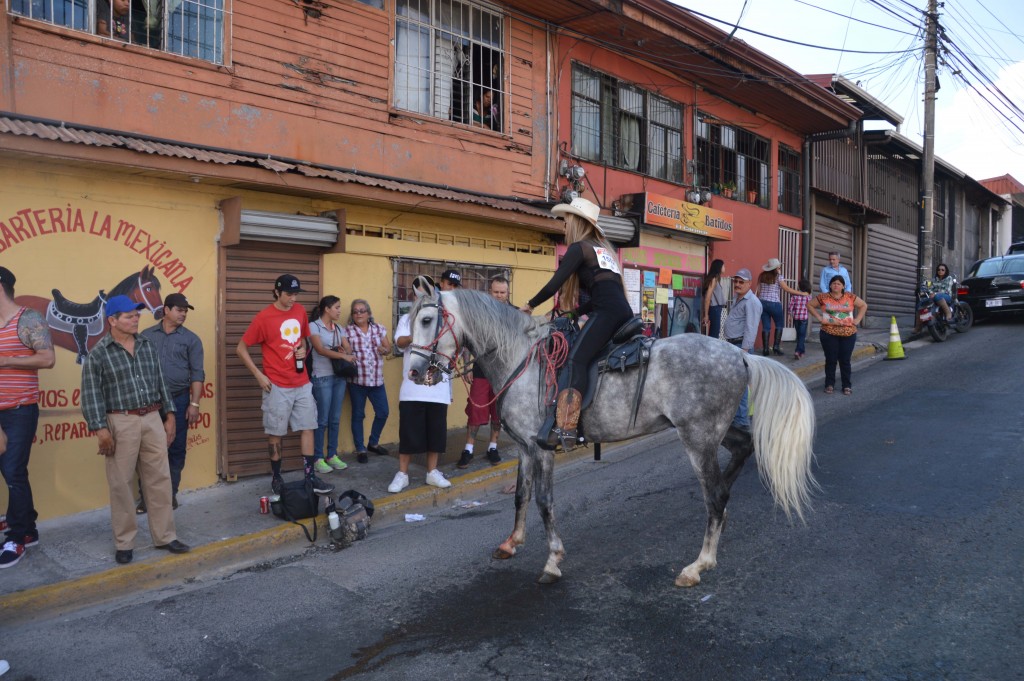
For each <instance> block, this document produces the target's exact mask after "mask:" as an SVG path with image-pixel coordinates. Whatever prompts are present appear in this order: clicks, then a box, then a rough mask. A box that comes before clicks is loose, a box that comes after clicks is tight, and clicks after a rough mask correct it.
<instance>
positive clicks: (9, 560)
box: [0, 541, 25, 568]
mask: <svg viewBox="0 0 1024 681" xmlns="http://www.w3.org/2000/svg"><path fill="white" fill-rule="evenodd" d="M23 555H25V547H24V546H22V545H21V544H19V543H17V542H13V541H9V542H7V543H6V544H4V550H3V551H0V568H9V567H14V566H15V565H17V564H18V561H19V560H21V557H22V556H23Z"/></svg>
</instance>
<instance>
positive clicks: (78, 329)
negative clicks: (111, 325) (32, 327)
mask: <svg viewBox="0 0 1024 681" xmlns="http://www.w3.org/2000/svg"><path fill="white" fill-rule="evenodd" d="M50 293H51V294H52V295H53V300H52V301H51V302H50V304H49V305H47V306H46V323H47V324H48V325H49V326H50V328H51V329H54V330H55V331H63V332H64V333H68V334H71V336H72V337H73V338H74V339H75V345H76V346H77V347H78V357H76V358H75V361H76V362H77V363H78V364H81V363H82V360H84V359H85V356H86V355H87V354H88V351H89V349H88V348H89V337H90V336H99V335H101V334H102V333H103V331H104V330H105V329H106V326H105V322H104V319H103V306H104V305H105V304H106V302H107V296H106V293H105V292H103V291H100V292H99V294H97V296H96V297H95V298H94V299H93V300H92V301H91V302H88V303H76V302H73V301H71V300H68V299H67V298H65V297H64V294H62V293H61V292H60V290H59V289H52V290H51V291H50Z"/></svg>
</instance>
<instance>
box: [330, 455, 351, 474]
mask: <svg viewBox="0 0 1024 681" xmlns="http://www.w3.org/2000/svg"><path fill="white" fill-rule="evenodd" d="M325 461H326V462H327V465H328V466H330V467H331V468H333V469H334V470H336V471H343V470H345V469H346V468H348V464H347V463H345V462H344V461H342V460H341V457H340V456H338V455H337V454H335V455H334V456H332V457H331V458H329V459H325Z"/></svg>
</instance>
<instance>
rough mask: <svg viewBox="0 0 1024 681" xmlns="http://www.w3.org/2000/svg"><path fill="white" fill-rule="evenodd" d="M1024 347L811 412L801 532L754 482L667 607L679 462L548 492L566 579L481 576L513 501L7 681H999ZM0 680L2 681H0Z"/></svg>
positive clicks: (164, 610)
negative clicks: (812, 472)
mask: <svg viewBox="0 0 1024 681" xmlns="http://www.w3.org/2000/svg"><path fill="white" fill-rule="evenodd" d="M1022 331H1024V323H1022V322H1020V321H1014V322H1004V323H1000V324H995V325H991V324H989V325H982V326H978V327H976V328H974V329H972V330H971V331H970V332H968V333H967V334H965V335H959V336H954V337H952V338H951V339H950V340H949V341H948V342H946V343H944V344H941V345H940V344H933V343H931V341H929V340H924V341H916V342H915V343H914V344H913V346H914V347H913V348H912V352H911V351H910V350H911V348H908V356H909V359H907V360H906V361H902V362H881V361H874V360H873V361H869V362H866V363H863V364H860V365H858V366H856V367H855V369H854V394H853V396H852V397H845V396H842V395H840V394H835V395H824V394H822V393H821V388H820V381H819V382H818V383H817V384H815V383H812V384H811V391H812V394H813V397H814V401H815V404H816V407H817V409H818V414H819V423H818V436H817V444H816V451H817V453H818V461H817V468H816V474H817V476H818V479H819V482H820V483H821V485H822V488H823V490H822V493H821V494H820V495H819V497H818V501H817V503H816V507H815V512H814V513H813V514H811V515H810V516H809V518H808V522H807V524H806V526H803V525H794V526H791V525H789V524H788V523H787V522H786V521H785V518H784V517H783V516H782V515H781V514H780V513H778V512H776V511H774V510H773V508H772V506H771V502H770V498H769V495H768V493H767V492H766V490H765V489H764V488H763V487H762V485H761V483H760V481H759V480H758V476H757V473H756V470H755V469H754V467H753V466H748V468H747V470H745V471H744V473H743V475H742V476H741V477H740V479H739V480H738V482H737V484H736V486H735V487H734V490H733V496H732V501H731V502H730V505H729V524H728V526H727V528H726V531H725V533H724V535H723V542H722V546H721V548H720V551H719V566H718V568H717V569H715V570H712V571H711V572H708V573H706V574H705V575H704V580H703V582H702V583H701V584H700V585H699V586H697V587H696V588H694V589H689V590H684V589H678V588H676V587H675V586H673V584H672V580H673V578H674V576H675V575H676V574H677V573H678V572H679V570H680V569H681V568H682V567H683V566H684V565H686V564H688V563H689V562H690V561H692V560H693V559H694V558H695V556H696V554H697V552H698V550H699V548H700V541H701V536H702V532H703V526H704V508H703V503H702V500H701V495H700V490H699V488H698V486H697V484H696V481H695V479H694V476H693V473H692V471H691V470H690V468H689V464H688V463H686V462H685V460H684V459H683V458H682V457H681V455H680V452H679V451H678V449H677V447H676V446H675V440H674V437H673V436H671V435H670V434H663V435H660V436H656V437H655V438H651V439H648V440H646V441H645V442H644V444H643V446H639V447H633V448H626V449H621V450H617V451H615V452H614V453H612V454H606V457H605V461H603V462H601V463H595V462H592V461H584V462H581V463H577V464H573V465H571V466H568V467H565V468H564V469H563V470H561V471H560V473H559V480H558V484H557V486H556V495H557V499H558V508H557V512H558V515H559V518H560V528H561V530H562V537H563V540H564V541H565V543H566V549H567V552H568V555H567V558H566V560H565V562H564V563H563V565H562V568H563V572H564V574H565V578H564V579H563V580H562V582H561V583H559V584H556V585H554V586H548V587H541V586H538V585H536V584H535V583H534V579H535V578H536V577H537V575H538V574H539V573H540V570H541V567H542V565H543V562H544V559H545V557H546V550H545V547H544V543H543V530H542V528H541V527H540V523H539V520H538V518H537V513H536V511H535V509H532V510H531V523H530V528H529V536H528V540H527V545H526V547H525V550H523V551H521V553H520V554H519V555H518V556H517V557H516V558H514V559H513V560H511V561H508V562H498V561H493V560H491V559H490V557H489V556H490V551H491V550H492V549H493V548H494V546H495V545H496V544H497V543H498V542H499V541H500V540H501V539H503V538H504V537H505V536H507V534H508V532H509V530H510V529H511V524H512V510H511V509H512V500H511V498H510V497H508V496H502V495H494V496H488V497H479V498H477V499H476V500H478V501H481V502H483V505H481V506H478V507H475V508H471V509H452V508H439V509H436V510H435V511H433V512H430V513H428V514H427V520H426V521H425V522H423V523H408V524H406V523H394V524H391V525H388V526H384V527H377V528H374V531H373V533H372V535H371V537H370V538H369V539H367V540H366V541H364V542H361V543H359V544H357V545H355V546H354V547H353V548H351V549H348V550H346V551H343V552H340V553H332V552H330V551H328V550H325V549H324V550H315V551H311V552H308V553H306V554H303V555H301V556H295V557H291V558H284V559H280V560H277V561H275V562H273V563H268V564H265V565H261V566H257V567H256V568H249V569H246V570H244V571H241V572H236V573H234V574H230V575H223V574H217V575H208V576H205V577H201V578H199V579H197V580H195V581H191V582H190V583H186V584H181V585H179V586H177V587H175V588H171V589H165V590H162V591H159V592H155V593H151V594H147V595H132V596H130V597H129V598H126V599H124V600H123V601H122V602H120V603H114V604H107V605H104V606H97V607H94V608H91V609H88V610H84V611H80V612H77V613H74V614H71V615H66V616H63V617H61V618H59V619H55V620H48V621H33V622H27V623H20V624H18V625H17V626H5V625H3V624H0V657H6V658H7V659H9V660H11V662H12V670H11V672H9V673H8V677H9V678H11V679H54V680H57V679H246V680H247V681H249V680H259V679H279V678H288V679H349V678H358V679H437V678H445V679H453V680H454V679H490V678H495V679H538V678H542V679H633V678H636V679H675V678H680V679H682V678H685V679H708V680H711V679H716V680H717V679H722V680H729V681H733V680H744V679H750V680H752V681H753V680H761V679H841V680H846V679H850V680H853V679H873V680H874V679H886V680H887V679H893V680H897V679H898V680H904V679H906V680H917V679H921V680H925V679H928V680H930V679H964V680H967V679H991V680H996V681H999V680H1002V679H1016V678H1020V669H1021V666H1022V664H1024V653H1022V652H1021V647H1020V640H1021V629H1020V622H1021V618H1020V615H1021V613H1022V612H1024V583H1022V571H1021V566H1022V565H1024V542H1022V541H1021V529H1020V528H1021V527H1022V526H1024V503H1022V501H1024V498H1022V497H1024V492H1022V489H1024V444H1022V437H1021V436H1022V423H1024V420H1022V416H1024V407H1022V402H1021V399H1020V387H1021V382H1022V380H1021V379H1022V378H1024V361H1022V360H1021V357H1020V338H1021V332H1022ZM8 677H5V679H4V681H7V678H8Z"/></svg>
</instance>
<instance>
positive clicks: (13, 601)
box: [0, 440, 635, 622]
mask: <svg viewBox="0 0 1024 681" xmlns="http://www.w3.org/2000/svg"><path fill="white" fill-rule="evenodd" d="M632 442H635V440H628V441H625V442H617V443H614V444H610V445H606V446H605V449H604V451H606V452H607V451H611V450H614V449H616V448H618V447H623V446H628V445H629V444H631V443H632ZM592 455H593V449H592V448H588V447H580V448H577V449H574V450H573V451H571V452H568V453H565V452H557V453H556V454H555V461H556V462H557V463H560V464H565V463H571V462H574V461H578V460H580V459H585V458H589V457H591V456H592ZM518 466H519V460H518V459H512V460H508V461H503V462H502V463H500V464H498V465H497V466H492V467H488V468H484V469H481V470H477V471H472V472H470V473H466V474H464V475H460V476H457V477H454V478H451V482H452V486H451V487H448V488H446V489H439V488H436V487H430V486H427V485H423V486H422V487H417V488H415V489H409V490H404V491H402V492H399V493H398V494H389V495H388V496H385V497H381V498H380V499H375V500H374V501H373V505H374V516H375V517H376V518H377V519H378V521H379V519H380V517H381V515H384V516H391V515H395V516H397V515H398V514H404V513H406V512H407V511H412V510H421V509H426V508H439V507H442V506H448V507H450V506H452V505H454V502H455V501H456V500H457V499H460V498H464V497H466V496H467V495H471V494H476V493H478V492H481V491H485V490H488V489H490V488H492V487H495V486H497V485H498V484H502V483H506V482H507V481H508V479H509V478H512V479H514V478H515V476H516V474H517V468H518ZM317 520H318V522H320V523H321V529H323V531H324V533H325V534H326V532H327V530H326V525H325V524H324V522H325V521H324V519H323V518H322V517H321V516H318V517H317ZM291 544H294V545H295V548H296V549H302V548H308V547H309V546H311V544H310V543H309V542H308V541H307V540H306V538H305V536H304V534H303V533H302V532H301V531H300V530H299V529H298V528H296V527H295V526H294V525H292V524H291V523H281V524H280V525H276V526H274V527H272V528H269V529H266V530H260V531H258V532H253V533H250V534H246V535H242V536H240V537H232V538H230V539H223V540H220V541H216V542H213V543H210V544H204V545H202V546H197V547H195V548H193V549H192V550H191V551H189V552H188V553H182V554H177V555H169V556H165V557H162V558H158V559H156V560H149V561H144V562H139V563H131V564H129V565H125V566H123V567H116V568H111V569H109V570H105V571H103V572H100V573H97V574H93V575H88V576H86V577H80V578H78V579H70V580H66V581H63V582H57V583H56V584H47V585H44V586H39V587H36V588H33V589H27V590H25V591H19V592H16V593H12V594H6V595H4V596H0V613H3V619H4V621H5V622H13V621H16V620H21V619H25V618H28V617H39V616H41V615H58V614H61V613H62V612H66V611H69V610H76V609H79V608H83V607H87V606H93V605H98V604H100V603H103V602H105V601H108V600H112V599H114V598H117V597H119V596H124V595H125V594H128V593H132V592H135V591H139V590H151V589H155V588H159V587H165V586H172V585H174V584H179V583H181V582H182V581H183V580H188V579H194V578H195V577H197V576H198V575H199V574H201V573H202V571H203V570H204V569H209V570H216V569H220V568H223V567H226V566H228V565H230V566H231V567H232V568H233V569H241V568H244V567H245V566H246V565H247V564H249V565H251V564H253V563H256V562H259V561H260V560H262V559H265V558H267V557H268V556H267V553H268V549H272V548H281V547H285V546H289V545H291ZM227 559H230V560H227Z"/></svg>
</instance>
